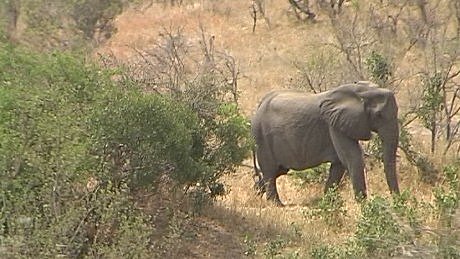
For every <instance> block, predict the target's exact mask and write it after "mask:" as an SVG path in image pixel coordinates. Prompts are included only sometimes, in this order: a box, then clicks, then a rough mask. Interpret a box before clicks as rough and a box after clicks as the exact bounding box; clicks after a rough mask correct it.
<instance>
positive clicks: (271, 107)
mask: <svg viewBox="0 0 460 259" xmlns="http://www.w3.org/2000/svg"><path fill="white" fill-rule="evenodd" d="M397 114H398V107H397V104H396V100H395V97H394V95H393V93H392V92H391V91H390V90H387V89H382V88H377V87H373V86H370V85H369V84H368V83H362V82H359V83H353V84H346V85H342V86H339V87H337V88H335V89H332V90H329V91H326V92H323V93H319V94H310V93H305V92H300V91H295V90H279V91H273V92H270V93H268V94H267V95H266V96H265V97H264V98H263V99H262V101H261V103H260V105H259V108H258V109H257V112H256V114H255V115H254V117H253V118H252V121H251V127H252V134H253V136H254V138H255V141H256V150H255V154H254V155H255V157H254V167H255V170H256V176H257V177H258V179H257V180H256V184H255V187H256V188H257V189H258V192H259V194H261V195H262V194H263V193H264V192H266V194H267V199H268V200H272V201H274V202H275V203H276V204H277V205H282V203H281V201H280V199H279V196H278V191H277V188H276V179H277V178H278V176H280V175H283V174H286V173H287V172H288V170H289V169H294V170H302V169H306V168H310V167H315V166H318V165H320V164H321V163H324V162H331V167H330V169H329V177H328V179H327V182H326V188H325V191H327V190H328V189H329V188H331V187H333V186H334V185H337V184H339V183H340V181H341V179H342V177H343V175H344V172H345V170H347V171H348V172H349V175H350V177H351V182H352V185H353V189H354V192H355V196H356V198H365V197H366V182H365V176H364V160H363V151H362V149H361V146H360V144H359V142H358V141H359V140H369V139H370V138H371V132H372V131H373V132H376V133H377V134H378V135H379V136H380V137H381V139H382V141H383V159H384V168H385V169H384V171H385V175H386V180H387V183H388V186H389V188H390V191H391V192H392V193H399V187H398V181H397V177H396V163H395V159H396V148H397V146H398V136H399V128H398V121H397ZM256 159H257V162H258V164H259V166H260V170H259V169H258V168H257V166H256Z"/></svg>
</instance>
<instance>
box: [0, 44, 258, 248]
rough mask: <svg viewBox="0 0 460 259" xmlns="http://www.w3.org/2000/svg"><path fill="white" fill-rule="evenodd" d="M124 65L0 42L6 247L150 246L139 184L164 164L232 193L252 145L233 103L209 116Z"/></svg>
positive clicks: (178, 178) (165, 169)
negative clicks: (231, 175)
mask: <svg viewBox="0 0 460 259" xmlns="http://www.w3.org/2000/svg"><path fill="white" fill-rule="evenodd" d="M119 72H120V71H116V70H113V71H110V70H103V69H100V68H99V67H97V66H95V65H91V64H88V63H86V62H85V60H83V59H81V58H78V57H76V56H74V55H72V54H66V53H53V54H51V55H47V54H37V53H33V52H30V51H27V50H24V49H21V48H15V47H12V46H10V45H7V44H4V43H1V42H0V167H1V168H0V170H1V175H0V177H1V188H0V197H1V199H0V204H1V210H0V251H1V253H2V255H1V257H16V256H19V257H31V256H38V257H57V256H69V257H82V256H91V257H142V256H145V255H146V254H152V253H154V251H152V247H153V246H152V243H153V242H154V241H153V240H151V238H150V234H149V233H152V231H153V230H152V229H151V227H152V226H150V219H149V217H148V216H147V215H145V214H143V213H142V211H141V209H140V208H138V207H137V205H136V204H137V203H136V202H134V199H135V198H136V197H135V195H136V192H135V191H134V190H138V189H141V188H142V189H143V190H145V191H149V190H150V191H151V190H152V188H151V187H153V190H155V188H154V187H155V186H156V183H157V182H158V181H159V180H160V176H165V177H167V178H169V179H171V180H172V181H173V183H174V184H177V185H179V186H183V185H186V186H191V185H195V184H197V183H198V185H197V186H200V188H202V191H203V192H204V193H206V194H210V195H211V196H212V195H218V194H222V193H223V185H222V184H221V183H219V182H218V180H219V176H220V175H221V174H223V173H226V172H229V171H231V170H232V169H234V168H235V167H236V164H237V163H239V162H241V160H242V159H243V158H244V157H245V155H246V154H247V151H248V148H249V146H250V141H248V140H249V131H248V124H247V123H246V120H245V119H244V118H243V117H242V116H241V115H240V114H239V111H238V109H237V108H236V106H234V105H232V104H230V103H226V102H222V103H218V106H217V107H218V109H216V113H215V114H216V116H213V117H211V118H209V119H208V120H207V121H206V123H207V124H204V122H203V121H204V120H203V119H202V117H200V115H199V114H198V113H197V112H196V110H194V109H191V108H190V106H189V105H188V104H186V103H185V104H184V103H181V102H179V101H178V100H176V99H172V98H171V97H168V96H161V95H159V94H144V93H142V92H141V91H140V90H139V88H138V87H137V86H136V85H134V84H133V83H132V81H130V80H129V78H124V77H123V76H119ZM113 78H118V81H114V80H113ZM120 78H121V79H120ZM204 125H212V128H211V127H208V128H204V127H203V126H204ZM210 128H211V129H212V131H208V129H210ZM151 193H152V194H155V192H151ZM134 246H135V249H133V247H134ZM148 251H150V252H148Z"/></svg>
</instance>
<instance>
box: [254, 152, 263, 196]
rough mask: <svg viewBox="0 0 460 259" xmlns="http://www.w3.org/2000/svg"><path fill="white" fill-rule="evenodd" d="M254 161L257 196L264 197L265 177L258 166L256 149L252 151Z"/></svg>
mask: <svg viewBox="0 0 460 259" xmlns="http://www.w3.org/2000/svg"><path fill="white" fill-rule="evenodd" d="M252 161H253V162H254V189H255V190H256V193H257V195H259V196H262V195H263V194H264V193H265V183H264V177H263V175H262V170H260V168H259V167H258V166H257V156H256V151H255V150H254V149H252Z"/></svg>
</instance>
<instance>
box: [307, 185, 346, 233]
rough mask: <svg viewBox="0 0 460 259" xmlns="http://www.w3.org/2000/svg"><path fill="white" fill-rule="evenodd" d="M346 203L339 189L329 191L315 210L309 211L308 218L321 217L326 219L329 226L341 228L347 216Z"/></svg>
mask: <svg viewBox="0 0 460 259" xmlns="http://www.w3.org/2000/svg"><path fill="white" fill-rule="evenodd" d="M344 206H345V202H344V200H343V199H342V197H341V196H340V194H339V193H338V191H337V187H334V188H333V189H329V190H328V191H327V192H326V194H325V195H324V196H323V197H322V198H321V200H319V202H318V204H317V205H316V206H315V208H314V209H313V210H309V211H308V214H307V216H308V217H319V218H322V219H324V221H325V222H326V224H327V225H329V226H337V227H340V226H342V224H343V219H344V217H345V216H346V214H347V211H346V209H345V208H344Z"/></svg>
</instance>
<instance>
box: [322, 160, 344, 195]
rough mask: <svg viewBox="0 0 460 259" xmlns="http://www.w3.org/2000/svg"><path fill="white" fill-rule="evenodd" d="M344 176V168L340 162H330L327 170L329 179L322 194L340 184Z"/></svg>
mask: <svg viewBox="0 0 460 259" xmlns="http://www.w3.org/2000/svg"><path fill="white" fill-rule="evenodd" d="M344 174H345V167H344V166H343V165H342V163H341V162H340V161H337V162H332V163H331V167H330V168H329V177H328V178H327V181H326V188H324V193H326V192H327V191H328V190H329V189H331V188H334V187H337V186H338V185H339V184H340V181H341V180H342V178H343V175H344Z"/></svg>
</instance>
